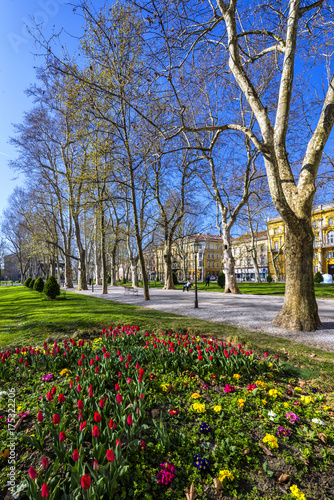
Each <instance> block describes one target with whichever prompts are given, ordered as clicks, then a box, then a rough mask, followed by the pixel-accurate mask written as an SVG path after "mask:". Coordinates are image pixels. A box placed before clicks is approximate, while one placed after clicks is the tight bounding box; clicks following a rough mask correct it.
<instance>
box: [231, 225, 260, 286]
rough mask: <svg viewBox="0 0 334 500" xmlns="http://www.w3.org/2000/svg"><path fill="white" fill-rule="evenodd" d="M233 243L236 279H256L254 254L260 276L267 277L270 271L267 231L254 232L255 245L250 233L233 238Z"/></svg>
mask: <svg viewBox="0 0 334 500" xmlns="http://www.w3.org/2000/svg"><path fill="white" fill-rule="evenodd" d="M231 243H232V255H233V258H234V269H235V276H236V279H237V280H238V281H254V280H255V277H256V273H255V267H254V261H253V259H252V254H253V256H254V259H255V258H256V263H257V266H258V270H259V274H260V278H261V279H262V280H264V279H266V277H267V275H268V272H269V269H268V237H267V231H258V232H256V233H254V245H253V244H252V237H251V234H250V233H247V234H243V235H241V236H239V237H238V238H233V239H232V242H231ZM253 247H254V248H253ZM254 250H255V252H254Z"/></svg>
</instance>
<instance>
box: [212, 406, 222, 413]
mask: <svg viewBox="0 0 334 500" xmlns="http://www.w3.org/2000/svg"><path fill="white" fill-rule="evenodd" d="M213 411H215V412H216V413H220V412H221V411H222V407H221V406H220V405H217V406H214V407H213Z"/></svg>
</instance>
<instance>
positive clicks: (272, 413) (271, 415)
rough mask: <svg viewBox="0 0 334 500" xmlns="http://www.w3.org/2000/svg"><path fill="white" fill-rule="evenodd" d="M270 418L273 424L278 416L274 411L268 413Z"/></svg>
mask: <svg viewBox="0 0 334 500" xmlns="http://www.w3.org/2000/svg"><path fill="white" fill-rule="evenodd" d="M268 417H269V420H271V421H272V422H274V421H275V417H277V415H276V413H274V412H273V411H272V410H270V411H268Z"/></svg>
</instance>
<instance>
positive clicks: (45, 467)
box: [42, 457, 50, 469]
mask: <svg viewBox="0 0 334 500" xmlns="http://www.w3.org/2000/svg"><path fill="white" fill-rule="evenodd" d="M49 465H50V463H49V460H48V459H47V458H46V457H45V458H42V467H43V469H47V468H48V467H49Z"/></svg>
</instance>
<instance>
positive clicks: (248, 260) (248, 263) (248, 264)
mask: <svg viewBox="0 0 334 500" xmlns="http://www.w3.org/2000/svg"><path fill="white" fill-rule="evenodd" d="M250 265H251V263H250V259H247V267H250Z"/></svg>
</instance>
